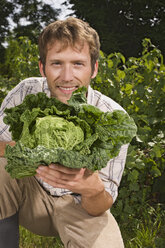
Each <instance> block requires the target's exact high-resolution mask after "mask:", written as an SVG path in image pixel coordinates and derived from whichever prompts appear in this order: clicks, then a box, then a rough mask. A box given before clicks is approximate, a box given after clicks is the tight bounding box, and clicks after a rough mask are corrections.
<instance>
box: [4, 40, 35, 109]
mask: <svg viewBox="0 0 165 248" xmlns="http://www.w3.org/2000/svg"><path fill="white" fill-rule="evenodd" d="M7 44H8V46H7V48H6V53H5V64H0V71H1V75H0V105H1V103H2V100H3V99H4V97H5V96H6V95H7V93H8V92H9V91H10V90H11V89H12V88H13V87H14V86H16V85H17V84H18V83H19V82H20V81H21V80H23V79H25V78H27V77H34V76H40V74H39V70H38V48H37V45H35V44H32V42H31V41H30V40H29V39H28V38H27V37H19V39H18V40H16V39H13V38H12V37H9V38H8V39H7Z"/></svg>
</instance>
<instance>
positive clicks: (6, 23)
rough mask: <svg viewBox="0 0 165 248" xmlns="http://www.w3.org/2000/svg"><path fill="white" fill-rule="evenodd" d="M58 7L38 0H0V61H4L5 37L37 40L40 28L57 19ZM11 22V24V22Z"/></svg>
mask: <svg viewBox="0 0 165 248" xmlns="http://www.w3.org/2000/svg"><path fill="white" fill-rule="evenodd" d="M59 13H60V9H54V8H52V5H50V4H46V3H44V1H40V0H30V1H24V0H14V1H13V0H12V1H11V0H1V4H0V54H1V57H0V61H1V62H4V56H3V55H4V52H5V46H4V41H5V38H6V37H8V36H9V35H10V34H11V32H12V33H13V36H14V37H17V38H18V37H20V36H27V37H29V38H30V39H31V40H32V41H33V43H36V44H37V42H38V35H39V33H40V31H41V30H42V28H43V27H44V26H45V25H47V24H48V23H50V22H53V21H55V20H56V19H57V16H58V15H59ZM11 23H12V24H11Z"/></svg>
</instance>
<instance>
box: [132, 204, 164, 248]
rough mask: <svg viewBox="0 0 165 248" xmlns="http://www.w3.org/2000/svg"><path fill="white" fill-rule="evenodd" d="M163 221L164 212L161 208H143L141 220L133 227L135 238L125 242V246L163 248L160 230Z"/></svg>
mask: <svg viewBox="0 0 165 248" xmlns="http://www.w3.org/2000/svg"><path fill="white" fill-rule="evenodd" d="M163 221H165V211H164V210H163V209H162V208H161V206H159V205H158V207H157V208H156V209H155V208H153V207H150V206H149V207H147V208H145V209H144V211H143V213H142V218H141V220H140V221H138V223H137V225H136V226H135V227H134V232H135V237H134V238H132V239H130V240H129V241H128V242H127V246H128V247H129V248H163V247H164V245H165V239H163V236H164V235H163V236H162V234H163V233H162V230H161V227H162V222H163ZM158 236H162V238H159V237H158Z"/></svg>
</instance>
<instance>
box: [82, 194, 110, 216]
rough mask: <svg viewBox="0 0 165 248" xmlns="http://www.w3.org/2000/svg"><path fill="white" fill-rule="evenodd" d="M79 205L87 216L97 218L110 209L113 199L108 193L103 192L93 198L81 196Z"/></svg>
mask: <svg viewBox="0 0 165 248" xmlns="http://www.w3.org/2000/svg"><path fill="white" fill-rule="evenodd" d="M81 204H82V207H83V208H84V209H85V210H86V211H87V212H88V214H90V215H93V216H99V215H101V214H102V213H104V212H105V211H106V210H108V209H110V208H111V207H112V205H113V199H112V197H111V195H110V194H109V193H108V192H106V191H105V190H103V191H102V192H100V193H99V194H98V195H96V196H93V197H83V196H82V202H81Z"/></svg>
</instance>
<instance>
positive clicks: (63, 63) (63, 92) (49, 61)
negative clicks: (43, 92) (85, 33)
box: [39, 41, 98, 103]
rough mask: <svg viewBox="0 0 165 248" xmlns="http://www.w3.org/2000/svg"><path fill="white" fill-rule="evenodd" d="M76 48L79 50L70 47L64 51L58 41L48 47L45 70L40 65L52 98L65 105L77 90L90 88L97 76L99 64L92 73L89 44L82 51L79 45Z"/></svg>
mask: <svg viewBox="0 0 165 248" xmlns="http://www.w3.org/2000/svg"><path fill="white" fill-rule="evenodd" d="M76 47H77V48H78V49H76V48H75V49H74V48H72V47H71V46H68V47H66V48H65V49H63V50H62V49H61V44H60V42H57V41H56V42H55V43H54V44H53V45H51V46H48V52H47V56H46V64H45V70H44V68H43V64H42V63H41V62H40V63H39V67H40V73H41V75H42V76H43V77H46V78H47V82H48V87H49V89H50V92H51V96H52V97H56V98H57V99H59V100H60V101H61V102H64V103H67V100H69V99H70V97H71V95H72V92H73V91H75V90H76V89H77V88H79V87H82V86H85V87H88V85H89V84H90V80H91V78H94V77H95V76H96V74H97V69H98V63H96V65H95V68H94V72H93V73H92V68H91V58H90V53H89V46H88V44H87V43H84V46H83V47H82V49H80V46H79V45H78V44H77V46H76Z"/></svg>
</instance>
